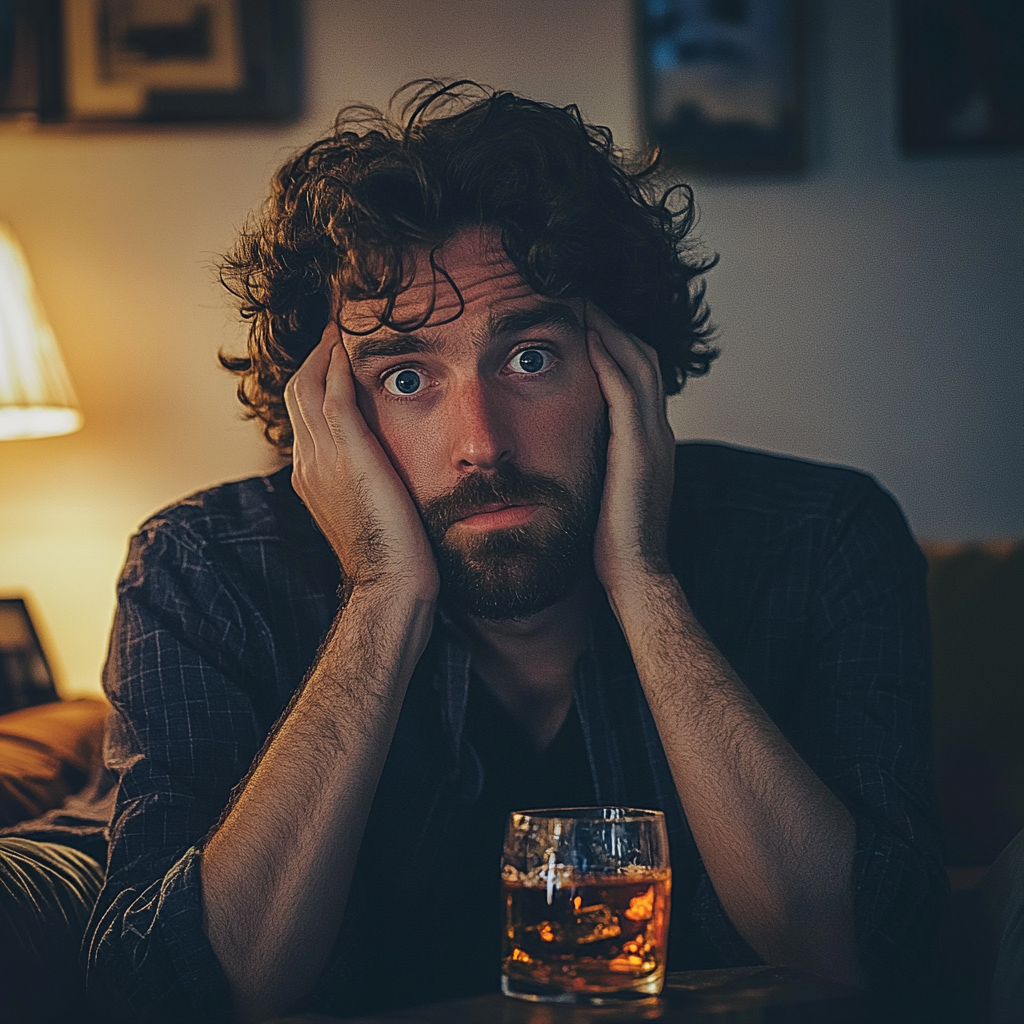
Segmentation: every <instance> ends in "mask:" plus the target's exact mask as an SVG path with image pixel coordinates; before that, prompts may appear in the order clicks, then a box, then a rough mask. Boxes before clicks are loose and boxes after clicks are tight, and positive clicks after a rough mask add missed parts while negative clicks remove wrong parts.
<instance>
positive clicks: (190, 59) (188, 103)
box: [0, 0, 302, 123]
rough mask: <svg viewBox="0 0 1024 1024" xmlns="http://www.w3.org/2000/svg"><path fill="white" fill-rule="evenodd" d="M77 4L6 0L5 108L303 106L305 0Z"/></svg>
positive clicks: (155, 111) (192, 114) (244, 116)
mask: <svg viewBox="0 0 1024 1024" xmlns="http://www.w3.org/2000/svg"><path fill="white" fill-rule="evenodd" d="M68 11H69V9H68V8H66V7H65V6H64V5H62V4H61V2H60V0H0V115H4V114H6V115H9V116H16V115H19V114H21V115H34V116H35V117H36V118H37V119H38V120H39V121H43V122H47V121H49V122H54V121H78V122H87V121H92V122H108V123H109V122H132V121H134V122H140V121H141V122H187V121H281V120H288V119H291V118H295V117H297V116H298V115H299V114H300V113H301V104H302V76H301V65H300V40H301V30H300V24H299V3H298V0H238V2H235V0H205V2H203V0H193V2H191V3H181V4H177V5H175V6H174V7H173V8H172V7H161V6H160V5H154V4H153V3H151V2H134V0H84V2H83V5H82V6H80V7H76V8H71V9H70V11H71V14H72V16H71V17H70V18H69V17H68ZM80 11H84V12H85V13H84V15H78V14H76V13H75V12H80ZM112 97H113V98H112Z"/></svg>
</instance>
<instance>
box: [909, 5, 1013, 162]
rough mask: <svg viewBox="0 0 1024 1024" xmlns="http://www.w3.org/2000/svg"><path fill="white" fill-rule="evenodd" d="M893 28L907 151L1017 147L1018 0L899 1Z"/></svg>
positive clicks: (940, 151)
mask: <svg viewBox="0 0 1024 1024" xmlns="http://www.w3.org/2000/svg"><path fill="white" fill-rule="evenodd" d="M896 29H897V36H898V39H899V55H900V59H899V76H900V81H899V93H900V115H901V117H900V122H901V142H902V144H903V148H904V150H905V151H906V152H907V153H910V154H928V153H955V152H965V151H970V150H992V149H1008V148H1013V147H1021V146H1024V3H1020V2H1019V0H1016V2H1009V0H900V3H899V4H897V26H896Z"/></svg>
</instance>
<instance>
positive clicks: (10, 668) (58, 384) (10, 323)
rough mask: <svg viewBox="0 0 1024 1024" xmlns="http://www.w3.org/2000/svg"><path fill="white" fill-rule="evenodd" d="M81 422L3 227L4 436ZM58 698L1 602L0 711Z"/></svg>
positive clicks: (22, 618) (23, 622)
mask: <svg viewBox="0 0 1024 1024" xmlns="http://www.w3.org/2000/svg"><path fill="white" fill-rule="evenodd" d="M81 425H82V414H81V412H80V411H79V409H78V400H77V399H76V398H75V392H74V390H73V388H72V387H71V381H70V380H69V378H68V372H67V370H66V369H65V368H64V361H63V360H62V359H61V357H60V349H59V348H58V347H57V339H56V338H55V337H54V336H53V330H52V329H51V328H50V325H49V323H47V320H46V315H45V314H44V313H43V307H42V306H41V305H40V303H39V297H38V296H37V295H36V290H35V287H34V286H33V284H32V275H31V274H30V273H29V269H28V263H26V262H25V254H24V253H23V252H22V251H21V246H20V245H19V244H18V241H17V239H16V238H15V237H14V235H13V234H12V232H11V230H10V229H9V228H8V227H6V226H5V225H4V224H0V441H12V440H15V439H17V438H28V437H52V436H54V435H56V434H70V433H71V432H72V431H74V430H78V428H79V427H80V426H81ZM56 699H57V694H56V691H55V690H54V688H53V679H52V676H51V675H50V672H49V669H48V668H47V666H46V661H45V658H43V657H42V653H41V648H40V647H39V642H38V639H37V636H36V632H35V629H34V628H33V626H32V620H31V618H30V617H29V613H28V608H27V606H26V605H25V602H24V600H23V599H21V598H8V599H4V600H2V601H0V710H3V711H9V710H11V709H14V708H21V707H27V706H29V705H33V704H39V703H42V702H46V701H52V700H56Z"/></svg>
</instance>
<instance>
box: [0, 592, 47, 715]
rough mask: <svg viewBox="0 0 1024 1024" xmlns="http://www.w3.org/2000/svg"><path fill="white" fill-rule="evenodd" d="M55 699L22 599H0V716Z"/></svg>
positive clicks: (44, 657)
mask: <svg viewBox="0 0 1024 1024" xmlns="http://www.w3.org/2000/svg"><path fill="white" fill-rule="evenodd" d="M57 699H58V697H57V690H56V688H55V687H54V685H53V675H52V673H51V672H50V666H49V664H48V663H47V661H46V655H45V654H44V653H43V648H42V645H41V644H40V643H39V636H38V635H37V634H36V631H35V627H34V626H33V625H32V617H31V616H30V615H29V612H28V608H27V607H26V605H25V602H24V600H23V599H22V598H20V597H6V598H0V715H3V714H6V713H7V712H8V711H17V710H18V709H19V708H27V707H33V706H34V705H36V704H46V703H48V702H50V701H54V700H57Z"/></svg>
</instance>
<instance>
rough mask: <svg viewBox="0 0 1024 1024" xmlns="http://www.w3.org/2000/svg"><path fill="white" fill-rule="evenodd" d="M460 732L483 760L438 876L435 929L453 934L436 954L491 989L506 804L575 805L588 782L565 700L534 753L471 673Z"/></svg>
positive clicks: (589, 798) (589, 799) (517, 807)
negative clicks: (478, 782) (557, 724)
mask: <svg viewBox="0 0 1024 1024" xmlns="http://www.w3.org/2000/svg"><path fill="white" fill-rule="evenodd" d="M463 738H464V740H465V741H466V742H468V743H469V744H470V745H471V746H472V748H473V750H474V751H475V752H476V754H477V756H478V757H479V758H480V762H481V765H482V767H483V780H484V781H483V790H482V791H481V793H480V797H479V799H478V800H477V801H476V802H475V803H474V804H473V805H472V806H470V807H468V808H467V809H466V812H465V817H464V819H463V821H462V822H461V823H460V828H459V829H458V832H459V833H461V839H459V841H458V843H457V846H458V851H459V852H458V856H457V857H453V859H452V862H451V863H452V866H453V868H455V870H453V871H452V872H451V873H450V874H449V875H448V878H447V879H446V880H445V882H444V883H442V884H443V888H444V889H445V890H446V891H447V899H446V900H445V906H446V908H447V909H446V911H443V912H442V913H443V914H444V917H445V918H447V922H446V925H447V927H445V926H442V928H441V929H440V931H441V932H442V933H443V934H448V935H451V936H452V937H454V941H453V942H448V943H446V945H449V946H450V951H449V953H448V955H443V956H442V960H443V961H444V967H443V968H442V970H443V973H445V974H447V973H448V972H449V970H451V971H457V973H458V979H456V978H454V977H453V978H452V979H451V980H452V982H453V983H454V982H456V981H457V983H458V985H459V987H462V988H463V989H464V988H465V986H466V984H467V982H470V983H471V985H472V987H473V988H474V989H475V990H478V991H481V992H483V991H494V990H495V989H496V988H497V985H498V979H499V975H500V967H501V964H500V957H501V929H502V927H503V926H504V908H503V907H502V904H501V884H500V871H501V850H502V845H503V841H504V836H505V825H506V823H507V821H508V816H509V814H510V813H511V812H512V811H522V810H529V809H531V808H534V809H536V808H541V807H581V806H590V805H592V804H593V803H594V799H595V797H594V782H593V779H592V777H591V772H590V766H589V763H588V760H587V750H586V746H585V744H584V741H583V731H582V729H581V728H580V721H579V716H578V714H577V712H576V707H575V705H571V706H570V708H569V713H568V714H567V715H566V718H565V722H564V723H563V724H562V727H561V728H560V729H559V731H558V733H557V734H556V735H555V738H554V739H553V740H552V741H551V743H550V744H549V746H548V747H547V749H546V750H544V751H543V752H541V753H538V752H537V750H536V749H535V747H534V746H533V743H532V741H531V740H530V738H529V736H528V735H527V734H526V732H525V731H524V730H523V729H522V728H521V727H520V726H519V725H518V724H517V723H516V722H515V721H514V720H513V719H512V718H511V716H510V715H509V714H508V712H506V711H505V709H504V708H503V707H502V706H501V704H500V703H499V702H498V700H497V699H496V698H495V697H494V696H492V694H491V693H490V692H489V691H488V690H487V688H486V687H485V686H484V685H483V684H482V683H481V682H480V681H479V680H478V679H475V678H474V679H472V681H471V682H470V687H469V699H468V703H467V706H466V724H465V731H464V733H463Z"/></svg>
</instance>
